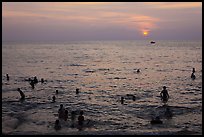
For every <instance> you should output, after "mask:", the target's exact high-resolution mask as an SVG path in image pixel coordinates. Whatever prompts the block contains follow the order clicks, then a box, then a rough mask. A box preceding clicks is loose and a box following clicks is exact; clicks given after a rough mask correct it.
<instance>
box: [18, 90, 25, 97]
mask: <svg viewBox="0 0 204 137" xmlns="http://www.w3.org/2000/svg"><path fill="white" fill-rule="evenodd" d="M18 92H19V93H20V95H21V100H24V99H25V94H24V93H23V91H22V90H21V89H20V88H18Z"/></svg>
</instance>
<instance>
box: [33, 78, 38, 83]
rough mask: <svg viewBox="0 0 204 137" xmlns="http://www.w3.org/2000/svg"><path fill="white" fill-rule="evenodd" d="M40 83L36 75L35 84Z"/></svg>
mask: <svg viewBox="0 0 204 137" xmlns="http://www.w3.org/2000/svg"><path fill="white" fill-rule="evenodd" d="M37 83H38V79H37V77H36V76H35V77H34V84H37Z"/></svg>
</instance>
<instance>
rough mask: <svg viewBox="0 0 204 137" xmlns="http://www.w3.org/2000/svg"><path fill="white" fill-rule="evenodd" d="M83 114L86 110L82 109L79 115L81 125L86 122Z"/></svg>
mask: <svg viewBox="0 0 204 137" xmlns="http://www.w3.org/2000/svg"><path fill="white" fill-rule="evenodd" d="M83 114H84V112H83V110H81V111H80V115H79V117H78V125H79V126H82V125H83V123H84V116H83Z"/></svg>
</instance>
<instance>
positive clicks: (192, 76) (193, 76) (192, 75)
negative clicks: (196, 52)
mask: <svg viewBox="0 0 204 137" xmlns="http://www.w3.org/2000/svg"><path fill="white" fill-rule="evenodd" d="M194 73H195V68H193V70H192V74H191V78H192V79H193V80H194V79H195V78H196V76H195V74H194Z"/></svg>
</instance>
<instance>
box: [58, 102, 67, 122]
mask: <svg viewBox="0 0 204 137" xmlns="http://www.w3.org/2000/svg"><path fill="white" fill-rule="evenodd" d="M64 115H65V109H64V107H63V104H60V108H59V110H58V117H59V119H64Z"/></svg>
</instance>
